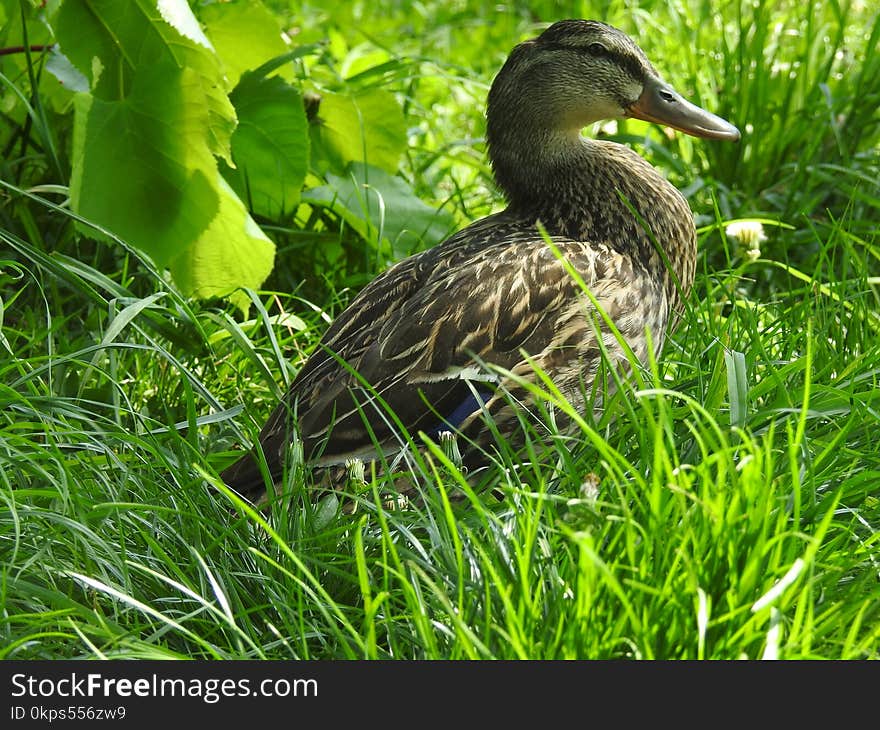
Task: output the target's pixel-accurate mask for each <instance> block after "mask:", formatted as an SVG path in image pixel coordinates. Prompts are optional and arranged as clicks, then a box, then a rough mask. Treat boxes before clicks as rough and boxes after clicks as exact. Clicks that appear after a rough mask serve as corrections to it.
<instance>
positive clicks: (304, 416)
mask: <svg viewBox="0 0 880 730" xmlns="http://www.w3.org/2000/svg"><path fill="white" fill-rule="evenodd" d="M673 95H674V92H672V90H671V89H669V87H667V86H666V85H665V84H663V83H662V82H661V81H660V79H659V77H658V76H657V74H656V71H654V69H653V67H652V66H651V64H650V63H649V62H648V60H647V58H645V56H644V54H643V53H642V51H641V50H640V49H639V48H638V47H637V46H636V45H635V44H634V43H633V42H632V41H631V40H630V39H629V38H628V37H626V36H625V35H624V34H622V33H620V32H619V31H617V30H615V29H613V28H611V27H609V26H607V25H604V24H601V23H595V22H591V21H561V22H559V23H556V24H554V25H553V26H551V27H550V28H549V29H548V30H547V31H545V32H544V33H543V34H542V35H541V36H539V37H538V38H537V39H534V40H531V41H527V42H525V43H522V44H520V45H519V46H517V47H516V48H515V49H514V50H513V52H512V53H511V55H510V57H509V59H508V61H507V62H506V64H505V65H504V67H503V68H502V70H501V71H500V72H499V74H498V76H497V78H496V79H495V82H494V83H493V86H492V89H491V91H490V93H489V102H488V112H487V117H488V134H487V138H488V143H489V154H490V158H491V160H492V165H493V170H494V172H495V176H496V179H497V180H498V183H499V185H500V187H501V188H502V190H503V191H504V193H505V195H506V197H507V200H508V203H509V205H508V207H507V209H506V210H504V211H503V212H501V213H498V214H496V215H492V216H489V217H487V218H485V219H483V220H480V221H477V222H476V223H473V224H472V225H470V226H468V227H467V228H465V229H463V230H462V231H459V232H458V233H457V234H455V235H454V236H452V237H450V238H449V239H448V240H446V241H444V242H443V243H442V244H440V245H438V246H436V247H435V248H433V249H431V250H429V251H425V252H423V253H420V254H417V255H415V256H412V257H410V258H408V259H405V260H404V261H401V262H399V263H398V264H396V265H394V266H392V267H391V268H390V269H388V270H387V271H385V272H384V273H383V274H381V275H380V276H378V277H377V278H376V279H374V280H373V281H372V282H371V283H370V284H368V285H367V286H366V287H365V288H364V289H363V291H361V293H360V294H359V295H358V296H357V297H356V298H355V299H354V301H353V302H352V303H351V304H350V305H349V307H348V308H347V309H346V310H345V311H344V312H343V313H342V314H341V315H340V316H339V317H338V318H337V319H336V320H335V321H334V322H333V324H332V325H331V326H330V328H329V329H328V330H327V332H326V334H325V335H324V337H323V339H322V340H321V343H320V345H319V347H318V349H317V350H316V351H315V352H314V354H313V355H312V356H311V357H310V358H309V360H308V361H307V362H306V363H305V365H304V366H303V368H302V370H301V371H300V372H299V374H298V375H297V377H296V379H295V381H294V382H293V384H292V386H291V388H290V390H289V391H288V393H287V394H286V396H285V398H284V401H283V402H282V403H281V404H280V405H279V406H278V407H277V408H276V410H275V411H274V412H273V413H272V415H271V416H270V418H269V420H268V422H267V423H266V425H265V426H264V427H263V429H262V431H261V433H260V448H262V450H263V454H264V455H265V458H266V462H267V464H268V466H269V471H270V476H271V477H272V478H273V479H277V478H278V477H279V476H280V474H281V472H282V470H283V464H284V460H285V453H286V451H287V449H288V443H289V440H290V438H291V434H292V433H293V432H294V431H296V432H297V433H298V435H299V437H300V438H301V439H302V441H303V445H304V453H305V455H306V458H307V460H308V461H309V462H310V463H311V464H313V465H314V466H315V467H318V468H320V467H325V466H331V465H339V464H342V463H344V462H345V461H346V460H347V459H350V458H352V457H360V458H369V457H371V456H374V455H375V454H376V445H377V444H378V445H379V447H380V448H381V449H382V450H383V451H386V452H388V453H391V452H393V451H395V450H397V449H399V448H400V443H401V441H400V439H399V436H398V435H397V433H396V426H394V423H393V421H392V419H391V418H389V417H388V415H387V410H386V407H385V406H387V407H388V408H390V410H391V411H393V412H394V413H395V414H396V415H397V417H398V418H399V419H400V421H401V423H402V424H403V425H404V426H405V427H406V428H407V429H408V431H409V432H410V433H412V434H415V433H417V432H418V431H425V432H427V433H431V434H436V433H437V431H438V430H441V429H448V428H449V427H450V425H449V424H450V423H451V425H453V426H455V427H457V428H459V429H460V430H461V431H462V432H463V433H464V434H465V436H466V437H467V438H468V439H474V440H475V441H476V442H477V443H483V442H485V441H488V439H487V438H486V437H487V436H488V433H489V431H488V429H487V428H486V425H485V420H484V419H485V417H486V415H485V414H486V413H488V414H490V415H491V417H492V418H493V420H494V421H495V423H496V424H497V425H498V427H499V428H500V430H501V431H502V432H504V431H507V430H511V431H512V430H513V429H514V428H515V424H516V422H517V419H516V418H515V417H514V416H515V413H513V411H512V408H511V406H510V403H511V402H514V403H515V402H519V403H522V404H523V405H524V406H526V407H527V403H528V393H527V391H526V390H524V389H523V388H522V387H520V386H518V385H517V384H516V383H515V382H513V381H509V380H506V379H504V378H503V377H502V378H499V377H498V375H497V372H496V371H494V370H492V369H489V370H487V369H486V368H484V367H481V364H482V363H488V364H491V365H492V366H495V367H497V368H501V369H503V370H507V371H511V372H512V373H515V374H516V375H517V376H519V377H524V378H526V379H529V378H530V377H533V373H532V366H531V364H530V363H529V359H531V360H532V361H533V362H535V363H537V364H538V365H539V366H540V367H541V368H542V369H543V370H544V371H546V372H547V373H548V374H549V375H550V376H551V377H552V378H553V380H554V382H555V383H556V385H557V386H558V387H559V388H560V390H561V391H562V393H563V394H564V395H565V396H566V397H568V398H569V399H570V400H571V401H572V402H574V403H578V402H581V401H583V399H584V396H583V394H584V393H589V392H590V388H591V385H592V381H593V379H594V377H595V375H596V372H597V369H598V368H599V366H600V363H601V360H602V358H601V348H600V346H599V343H598V341H597V331H598V332H600V333H601V338H602V343H603V344H604V348H605V350H606V351H607V354H608V356H609V359H610V361H611V362H613V363H615V364H616V365H618V366H619V367H621V368H622V369H624V370H625V369H626V368H627V367H628V361H627V359H626V356H625V354H624V352H623V348H622V347H621V345H620V343H619V342H618V341H617V339H616V337H615V336H614V335H613V334H611V333H610V332H609V331H608V328H607V327H606V326H604V324H602V321H601V318H600V317H598V316H597V313H596V310H595V307H594V305H593V303H592V302H591V300H590V299H589V298H588V297H587V296H586V295H585V294H584V293H583V292H582V290H581V289H580V287H579V285H578V284H577V283H576V282H575V281H574V280H573V278H572V277H571V276H570V275H569V273H568V272H567V271H566V269H565V265H564V263H563V262H562V261H561V260H560V258H559V257H558V255H557V254H555V253H554V252H553V251H552V250H551V248H550V247H549V246H548V245H547V243H546V241H545V239H544V237H543V235H542V234H541V232H540V231H539V227H538V224H539V223H540V225H541V226H543V228H544V229H545V231H546V234H547V235H548V236H549V237H550V239H551V240H552V242H553V243H554V244H555V247H556V248H557V250H558V252H559V254H561V256H562V257H564V258H565V259H566V260H567V262H568V263H569V264H570V265H571V266H572V267H573V268H574V269H575V271H577V273H578V274H579V276H580V277H581V278H582V279H583V281H584V282H585V283H586V285H587V286H588V287H589V289H590V291H591V292H592V294H593V296H594V297H595V299H596V300H597V302H598V303H599V305H600V306H601V307H602V309H603V310H604V312H605V313H606V314H607V315H608V317H610V318H611V320H612V321H613V322H614V324H615V325H616V327H617V329H618V330H619V332H620V334H621V335H622V337H623V339H624V340H625V341H626V342H627V344H628V345H629V347H631V348H632V350H633V352H634V354H635V355H636V357H637V358H638V359H639V360H640V361H641V362H645V361H646V360H647V358H648V351H647V348H648V345H647V338H646V331H649V332H650V335H651V342H652V343H653V347H654V350H655V352H659V350H660V348H661V347H662V345H663V341H664V337H665V333H666V329H667V325H668V324H669V322H670V319H671V318H672V317H674V316H675V315H674V313H675V312H676V310H677V309H678V308H679V306H680V303H681V294H682V293H684V294H687V292H688V291H689V290H690V287H691V284H692V281H693V276H694V266H695V260H696V234H695V231H694V223H693V218H692V214H691V211H690V209H689V207H688V205H687V203H686V202H685V200H684V198H683V197H682V196H681V194H680V193H679V192H678V191H677V190H676V189H675V188H674V187H673V186H672V185H670V184H669V183H668V182H667V181H666V180H665V179H664V178H663V177H662V176H661V175H660V174H659V173H658V172H657V171H656V170H655V169H654V168H652V167H651V166H650V165H649V164H648V163H647V162H646V161H645V160H643V159H642V158H641V157H639V156H638V155H637V154H636V153H635V152H633V151H632V150H630V149H629V148H627V147H624V146H622V145H619V144H614V143H611V142H601V141H594V140H589V139H586V138H584V137H582V136H581V135H580V129H581V128H583V127H584V126H586V125H587V124H589V123H591V122H594V121H597V120H599V119H604V118H609V117H620V116H637V117H639V118H645V119H652V120H662V121H666V122H667V123H670V124H672V125H673V126H676V127H678V128H680V129H683V130H684V131H687V132H689V133H691V134H697V135H699V136H711V137H718V138H725V139H735V138H736V137H738V133H736V130H735V129H734V128H733V127H731V126H730V125H728V124H727V123H726V122H724V121H723V120H720V119H718V118H717V117H714V116H713V115H711V114H709V113H708V112H704V111H702V110H700V109H698V108H696V107H692V106H691V105H688V104H687V102H685V101H684V100H683V99H681V97H678V96H677V95H674V97H673ZM670 99H671V101H670ZM666 105H671V107H670V108H669V109H667V108H666ZM694 110H695V111H694ZM661 113H662V115H663V116H661ZM658 245H659V246H662V248H663V250H664V252H665V257H666V258H667V259H668V261H669V263H670V267H671V270H670V269H668V268H667V266H666V265H665V264H664V261H663V258H664V257H663V256H661V254H660V253H659V252H658V250H657V246H658ZM597 323H598V330H597ZM524 353H525V354H526V355H528V359H527V358H526V357H525V356H524ZM355 373H357V374H355ZM364 382H365V383H368V384H370V386H371V387H372V389H374V390H375V394H377V395H378V396H380V397H381V399H382V400H383V401H384V402H385V406H378V405H374V404H373V403H374V398H375V395H374V394H372V393H371V392H369V391H368V390H367V389H365V388H364V387H363V385H362V384H363V383H364ZM475 392H476V393H479V396H480V398H481V399H482V400H483V401H484V404H483V409H481V408H480V402H479V401H478V400H477V399H476V398H475V397H474V394H475ZM585 407H586V406H585ZM365 420H367V421H368V422H369V426H370V428H369V430H368V429H367V428H366V426H365ZM370 431H372V434H370ZM222 477H223V479H224V480H225V481H226V482H227V483H228V484H229V485H230V486H232V487H233V488H235V489H237V490H238V491H239V492H241V493H242V494H245V495H246V496H249V497H254V496H259V495H260V494H261V493H262V492H263V491H264V490H265V481H264V478H263V475H262V473H261V471H260V468H259V466H258V464H257V460H256V459H255V458H254V457H253V455H252V454H246V455H245V456H243V457H242V458H241V459H240V460H239V461H237V462H236V463H235V464H233V465H232V466H231V467H229V468H228V469H227V470H226V471H224V472H223V474H222Z"/></svg>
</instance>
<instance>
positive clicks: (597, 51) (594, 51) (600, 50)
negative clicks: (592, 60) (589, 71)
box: [587, 41, 608, 56]
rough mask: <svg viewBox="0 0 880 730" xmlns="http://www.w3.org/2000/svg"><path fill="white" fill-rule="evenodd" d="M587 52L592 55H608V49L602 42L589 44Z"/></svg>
mask: <svg viewBox="0 0 880 730" xmlns="http://www.w3.org/2000/svg"><path fill="white" fill-rule="evenodd" d="M587 53H589V54H590V55H591V56H607V55H608V49H607V48H605V46H603V45H602V44H601V43H598V42H595V41H594V42H593V43H591V44H590V45H588V46H587Z"/></svg>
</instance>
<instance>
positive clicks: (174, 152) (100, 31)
mask: <svg viewBox="0 0 880 730" xmlns="http://www.w3.org/2000/svg"><path fill="white" fill-rule="evenodd" d="M58 38H59V40H60V42H61V46H62V51H63V52H64V54H65V55H66V56H67V58H69V59H70V61H71V62H72V63H73V64H74V65H75V66H76V67H77V68H78V69H79V70H80V71H81V72H82V73H83V74H84V75H85V76H86V78H87V79H88V82H89V87H90V93H80V94H77V96H76V99H75V112H76V113H75V119H74V139H73V149H72V163H73V164H72V168H73V169H72V173H71V183H70V195H71V205H72V207H73V209H74V211H75V212H77V213H78V214H80V215H82V216H84V217H85V218H87V219H89V220H90V221H93V222H94V223H97V224H99V225H100V226H102V227H104V228H106V229H108V230H110V231H111V232H113V233H114V234H116V235H118V236H120V237H121V238H123V239H125V240H126V241H127V242H129V243H130V244H132V245H133V246H135V247H137V248H139V249H141V250H143V251H145V252H146V253H148V254H149V255H150V256H151V257H152V258H153V259H154V260H155V261H156V263H157V264H158V265H159V266H167V265H170V266H171V269H172V273H173V275H174V276H175V278H176V280H177V283H178V284H179V285H180V287H181V288H182V289H183V290H184V291H185V292H186V293H189V294H197V295H199V296H213V295H224V294H229V293H230V292H231V291H233V290H234V289H236V288H237V287H239V286H247V287H257V286H259V285H260V284H261V283H262V282H263V281H264V280H265V277H266V276H267V275H268V273H269V271H270V270H271V268H272V261H273V258H274V246H273V244H272V243H271V242H270V241H269V240H268V239H267V238H266V236H265V235H264V234H263V233H262V232H261V231H259V229H258V228H257V226H256V224H255V223H254V222H253V221H252V220H251V219H250V218H249V217H248V215H247V211H246V210H245V208H244V205H243V204H242V203H241V201H240V200H238V199H237V198H236V197H235V194H234V193H233V192H232V191H231V190H230V188H229V187H228V186H227V185H226V183H225V182H224V181H223V180H222V178H221V176H220V174H219V172H218V169H217V161H216V159H215V155H221V156H223V157H224V158H226V159H228V160H229V162H230V163H231V144H230V143H231V135H232V130H233V129H234V127H235V122H236V118H235V110H234V109H233V107H232V104H231V103H230V101H229V99H228V97H227V96H226V93H225V91H224V86H225V78H224V76H223V73H222V70H221V68H220V64H219V61H218V60H217V58H216V56H215V54H214V52H213V49H212V48H211V46H210V43H209V42H208V40H207V38H205V36H204V35H203V34H202V31H201V29H200V27H199V25H198V22H197V21H196V20H195V17H194V16H193V15H192V13H191V11H190V9H189V6H188V5H187V4H186V2H185V0H158V3H157V2H150V1H149V0H131V1H130V2H129V1H127V2H117V1H115V0H114V1H110V0H88V2H86V1H85V0H66V2H65V3H64V5H63V6H62V9H61V12H60V14H59V17H58ZM238 303H239V304H242V301H239V302H238Z"/></svg>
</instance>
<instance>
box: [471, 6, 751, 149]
mask: <svg viewBox="0 0 880 730" xmlns="http://www.w3.org/2000/svg"><path fill="white" fill-rule="evenodd" d="M487 116H488V140H489V146H490V153H492V154H493V159H494V157H495V155H496V154H497V153H498V152H499V150H498V149H497V148H498V147H499V146H503V145H504V144H505V142H509V143H511V144H522V143H523V142H524V141H525V137H526V136H529V135H531V136H536V137H538V138H539V139H540V140H542V142H543V143H544V144H546V141H547V140H549V139H550V138H553V137H556V138H558V139H565V138H569V137H579V136H580V131H581V129H583V128H584V127H585V126H587V125H589V124H592V123H593V122H597V121H600V120H603V119H615V118H622V117H633V118H635V119H645V120H648V121H651V122H657V123H658V124H665V125H667V126H669V127H673V128H675V129H678V130H680V131H682V132H686V133H687V134H690V135H694V136H696V137H708V138H711V139H723V140H733V141H735V140H738V139H739V136H740V135H739V130H738V129H737V128H736V127H734V126H733V125H732V124H730V123H729V122H727V121H725V120H724V119H722V118H721V117H718V116H716V115H715V114H712V113H711V112H708V111H706V110H705V109H701V108H700V107H698V106H696V105H694V104H691V103H690V102H689V101H687V100H685V99H684V98H683V97H682V96H681V95H680V94H679V93H678V92H676V91H675V90H674V89H673V88H672V87H671V86H670V85H669V84H667V83H666V82H665V81H663V79H662V78H661V77H660V75H659V74H658V73H657V71H656V70H655V69H654V67H653V66H652V65H651V62H650V61H649V60H648V58H647V57H646V56H645V54H644V53H643V52H642V50H641V49H640V48H639V47H638V46H637V45H636V44H635V43H634V42H633V41H632V39H630V38H629V37H628V36H627V35H625V34H624V33H621V32H620V31H619V30H617V29H616V28H612V27H611V26H609V25H606V24H605V23H599V22H596V21H589V20H563V21H559V22H558V23H554V24H553V25H551V26H550V27H549V28H548V29H547V30H545V31H544V32H543V33H542V34H541V35H539V36H538V37H537V38H535V39H533V40H530V41H526V42H524V43H521V44H519V45H518V46H517V47H516V48H514V49H513V52H512V53H511V54H510V57H509V58H508V59H507V62H506V63H505V64H504V66H503V68H502V69H501V71H500V72H499V73H498V76H497V77H496V78H495V81H494V82H493V84H492V88H491V90H490V92H489V103H488V111H487Z"/></svg>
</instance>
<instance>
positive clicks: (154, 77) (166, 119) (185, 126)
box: [70, 63, 219, 266]
mask: <svg viewBox="0 0 880 730" xmlns="http://www.w3.org/2000/svg"><path fill="white" fill-rule="evenodd" d="M193 76H194V73H193V72H191V71H190V70H189V69H179V68H177V67H176V66H175V65H173V64H169V63H164V64H157V65H154V66H151V67H149V68H145V69H141V71H140V72H139V73H138V74H137V76H136V78H135V80H134V83H133V86H132V88H131V90H130V92H129V94H128V95H127V97H126V98H125V99H122V100H119V101H105V100H103V99H100V98H97V97H94V96H91V95H89V94H78V95H77V97H76V102H75V108H76V115H75V120H74V144H73V172H72V177H71V182H70V195H71V204H72V206H73V210H74V211H75V212H77V213H78V214H80V215H82V216H84V217H85V218H88V219H89V220H92V221H94V222H96V223H99V224H100V225H102V226H104V227H105V228H108V229H110V230H111V231H112V232H113V233H115V234H117V235H118V236H120V237H122V238H123V239H125V240H126V241H128V242H129V243H131V244H132V245H133V246H136V247H137V248H139V249H141V250H143V251H146V252H147V253H148V254H150V256H152V257H153V259H154V260H155V261H156V263H157V264H158V265H159V266H164V265H166V264H167V263H168V262H169V261H170V260H171V259H172V258H174V257H175V256H177V255H178V254H180V252H181V249H182V248H185V247H186V246H188V245H189V244H190V243H192V242H193V241H195V240H196V239H197V238H199V236H201V234H202V232H203V231H204V230H205V229H206V228H207V227H208V225H209V224H210V223H211V221H212V220H213V219H214V217H215V216H216V215H217V212H218V209H219V195H218V192H217V189H216V184H215V183H214V178H215V177H216V169H217V164H216V162H215V160H214V157H213V155H212V154H211V150H210V149H209V147H208V145H207V144H206V142H205V139H204V127H205V125H206V124H207V123H208V111H207V109H206V107H205V106H204V104H200V103H193V102H192V98H191V96H190V94H191V93H192V91H193V88H192V87H193V85H194V84H195V85H197V81H194V80H193Z"/></svg>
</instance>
